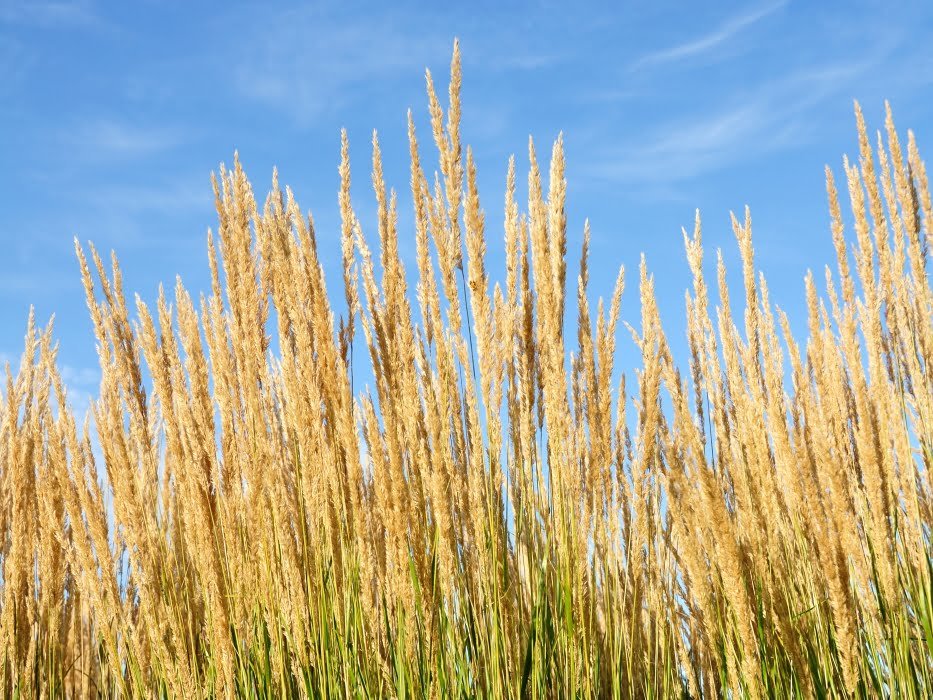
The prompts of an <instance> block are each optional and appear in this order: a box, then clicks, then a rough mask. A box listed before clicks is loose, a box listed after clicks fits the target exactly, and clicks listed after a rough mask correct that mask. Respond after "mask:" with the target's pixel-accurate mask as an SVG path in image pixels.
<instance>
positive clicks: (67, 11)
mask: <svg viewBox="0 0 933 700" xmlns="http://www.w3.org/2000/svg"><path fill="white" fill-rule="evenodd" d="M101 23H102V22H101V19H100V17H99V16H98V15H97V14H96V13H95V12H94V11H93V10H92V9H91V6H90V3H88V2H85V1H83V0H4V2H2V3H0V24H11V25H21V26H33V27H70V26H92V25H100V24H101Z"/></svg>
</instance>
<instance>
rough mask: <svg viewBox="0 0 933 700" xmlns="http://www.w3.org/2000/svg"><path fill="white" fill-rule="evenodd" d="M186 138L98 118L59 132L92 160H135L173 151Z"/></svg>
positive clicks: (157, 128)
mask: <svg viewBox="0 0 933 700" xmlns="http://www.w3.org/2000/svg"><path fill="white" fill-rule="evenodd" d="M186 138H187V135H186V134H185V133H184V132H183V131H182V130H180V129H177V128H172V127H166V126H149V125H142V124H134V123H130V122H125V121H119V120H115V119H111V118H99V119H94V120H91V121H87V122H84V123H80V124H77V125H74V126H72V127H70V128H68V129H64V130H62V131H60V132H59V139H60V140H61V141H62V142H63V143H64V144H65V145H67V146H69V147H70V148H71V149H73V150H74V151H77V152H78V153H80V154H82V155H85V156H91V157H102V158H114V157H116V158H138V157H142V156H148V155H153V154H155V153H159V152H162V151H167V150H169V149H172V148H175V147H176V146H179V145H181V144H182V143H184V142H185V140H186Z"/></svg>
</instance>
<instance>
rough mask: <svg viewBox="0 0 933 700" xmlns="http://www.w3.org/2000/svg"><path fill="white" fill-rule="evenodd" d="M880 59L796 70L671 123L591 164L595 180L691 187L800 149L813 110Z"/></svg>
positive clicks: (589, 172) (841, 92)
mask: <svg viewBox="0 0 933 700" xmlns="http://www.w3.org/2000/svg"><path fill="white" fill-rule="evenodd" d="M879 60H881V57H880V56H877V55H876V56H869V57H867V58H865V59H864V60H862V61H860V62H845V63H839V64H830V65H826V66H823V67H820V68H812V69H808V70H803V71H799V72H796V73H793V74H791V75H789V76H786V77H784V78H779V79H776V80H774V81H771V82H769V83H767V84H765V85H763V86H762V87H760V88H757V89H755V90H752V91H746V92H739V93H737V94H735V95H733V96H732V97H731V98H730V99H729V101H728V103H727V105H726V106H725V107H723V108H720V109H717V110H714V111H712V112H708V113H706V114H694V115H690V116H687V117H679V118H678V119H676V120H670V121H665V122H664V123H662V124H660V125H659V126H657V127H656V128H654V129H652V130H651V131H650V132H649V133H647V134H641V135H640V136H639V138H638V140H637V141H636V140H631V141H629V142H627V143H624V144H622V145H621V146H620V148H619V149H617V150H614V151H613V152H612V153H609V154H606V155H604V156H603V157H601V158H594V159H592V160H591V163H592V165H591V166H589V167H588V168H586V175H588V176H589V177H592V178H595V179H600V180H609V181H613V182H623V183H653V184H660V183H671V182H678V181H679V182H683V181H685V180H689V179H691V178H694V177H697V176H699V175H703V174H705V173H708V172H712V171H715V170H718V169H720V168H723V167H725V166H728V165H731V164H734V163H737V162H740V161H742V160H746V159H749V158H754V157H757V156H760V155H763V154H765V153H769V152H773V151H775V150H776V149H779V148H782V147H789V146H793V145H800V144H801V143H806V142H808V140H810V139H811V138H812V137H813V136H814V134H813V132H812V128H813V127H812V126H811V125H810V123H809V120H808V119H807V115H808V113H809V112H810V111H811V110H812V109H813V108H815V107H817V106H818V105H819V104H821V103H824V102H825V101H826V100H828V99H830V98H835V97H840V99H841V98H842V96H845V97H846V98H848V97H849V95H848V94H847V91H848V90H849V89H850V88H851V86H852V85H853V84H854V83H855V82H856V80H857V79H858V78H859V77H860V76H862V75H864V74H865V73H866V72H867V71H868V70H869V69H871V68H872V67H873V66H874V65H876V63H877V62H878V61H879Z"/></svg>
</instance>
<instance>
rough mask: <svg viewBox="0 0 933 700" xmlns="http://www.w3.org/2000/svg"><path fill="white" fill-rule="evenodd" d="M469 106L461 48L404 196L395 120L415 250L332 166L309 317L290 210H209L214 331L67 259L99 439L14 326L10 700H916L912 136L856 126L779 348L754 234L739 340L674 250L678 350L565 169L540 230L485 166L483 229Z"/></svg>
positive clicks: (696, 241) (924, 340)
mask: <svg viewBox="0 0 933 700" xmlns="http://www.w3.org/2000/svg"><path fill="white" fill-rule="evenodd" d="M460 80H461V74H460V62H459V54H458V53H457V51H456V49H455V53H454V59H453V62H452V70H451V81H450V88H449V96H446V97H445V99H443V100H442V99H441V98H442V97H444V96H443V94H442V95H440V96H439V95H438V93H437V90H436V89H435V86H434V84H433V82H432V81H431V79H430V75H429V76H428V86H427V87H428V99H429V104H430V115H431V120H430V121H431V123H430V138H431V139H433V144H434V147H435V148H436V159H432V160H431V161H430V163H427V162H425V161H424V160H422V155H423V151H422V149H421V148H420V147H419V142H418V140H417V137H416V130H415V124H414V123H413V122H412V121H411V118H409V141H410V147H411V148H410V154H411V202H412V206H413V210H414V231H413V232H401V231H399V230H398V228H397V221H396V213H397V207H399V206H402V205H400V204H399V203H398V202H397V200H396V197H395V195H394V193H388V192H387V191H386V186H385V183H384V179H383V174H382V165H381V158H380V151H379V144H378V142H377V141H376V140H375V139H374V141H373V150H372V186H373V187H374V190H375V196H376V203H377V211H378V231H375V232H372V231H371V232H369V233H370V235H369V236H364V234H363V232H362V230H361V226H360V223H359V220H358V218H357V216H356V214H355V213H354V209H353V207H352V205H351V199H350V185H351V178H350V161H349V146H348V144H347V141H346V136H344V142H343V158H342V161H341V164H340V174H341V182H342V185H341V189H340V196H339V206H340V213H341V217H342V241H343V280H342V281H337V284H336V286H335V285H334V283H333V282H334V281H333V280H330V282H331V285H330V287H329V288H328V286H327V285H326V284H325V280H324V274H323V268H322V265H321V261H320V260H319V258H318V253H317V248H316V243H315V230H314V224H313V222H312V220H311V219H310V217H307V216H304V215H303V214H302V213H301V210H300V209H299V206H298V204H297V203H296V202H295V200H294V198H293V196H292V193H291V192H290V191H289V190H288V189H285V190H284V191H283V190H282V189H280V187H279V185H278V184H277V181H276V182H274V184H273V189H272V191H271V192H270V193H269V195H268V196H267V197H266V198H265V200H264V201H259V200H257V198H256V197H255V195H254V193H253V191H252V188H251V186H250V183H249V181H248V179H247V177H246V174H245V173H244V172H243V170H242V168H241V166H240V164H239V162H235V163H234V166H233V168H232V169H229V170H227V169H224V168H223V167H221V170H220V173H219V175H218V176H217V178H216V180H215V194H216V208H217V215H218V222H217V225H216V227H215V229H214V232H213V234H212V235H211V236H210V237H209V239H208V251H209V258H210V272H211V279H212V285H211V289H210V291H209V293H207V294H205V295H202V296H200V297H196V296H192V294H191V293H190V292H189V291H188V290H187V289H186V288H185V287H184V286H182V284H181V283H180V282H178V283H177V284H176V285H175V286H174V288H171V287H169V288H168V289H166V290H165V292H164V294H161V295H160V296H159V299H158V302H157V303H156V304H155V305H153V306H148V305H147V304H145V303H143V302H142V301H141V300H140V299H139V298H138V297H137V298H136V299H135V301H133V300H132V299H128V298H127V297H126V296H125V294H124V291H123V288H124V284H123V279H122V277H121V273H120V268H119V265H118V264H117V261H116V258H115V257H114V258H113V260H112V262H111V263H107V262H105V261H104V260H102V259H101V258H100V257H99V255H98V253H97V251H96V250H95V249H94V248H93V247H90V248H85V247H82V246H77V255H78V260H79V263H80V274H81V275H82V277H83V280H84V286H85V290H86V293H87V301H88V307H89V309H90V315H91V319H92V321H93V327H94V331H95V336H96V337H95V339H94V340H95V342H96V344H97V348H98V353H99V356H100V371H101V383H100V389H99V393H98V395H97V396H96V397H95V400H94V401H93V403H92V408H91V413H90V415H89V416H88V417H87V418H85V416H83V415H75V414H74V412H73V411H72V410H71V409H70V408H69V403H68V400H67V397H66V391H67V390H66V387H65V386H64V383H63V380H62V377H61V374H60V373H59V370H58V369H57V366H56V344H55V340H54V335H53V331H52V329H51V326H50V327H48V328H41V327H39V326H38V325H37V324H36V322H35V321H34V320H33V319H32V318H30V319H29V325H28V332H27V335H26V340H25V352H24V355H23V362H22V364H21V366H20V367H19V368H13V370H12V371H11V372H10V373H8V375H7V381H6V384H5V387H4V388H3V389H2V391H0V399H2V400H0V533H2V539H0V563H2V588H0V604H2V608H0V650H2V654H3V657H2V665H0V692H2V694H3V696H4V697H16V698H32V697H76V698H77V697H81V698H83V697H160V698H170V697H171V698H202V697H221V698H227V697H248V698H273V697H309V698H310V697H313V698H318V697H327V698H345V697H347V698H416V697H417V698H421V697H425V698H448V697H456V698H460V697H464V698H466V697H491V698H564V697H607V698H687V697H691V698H698V697H708V698H740V697H749V698H758V697H773V698H789V697H801V698H810V697H821V698H825V697H863V698H875V697H892V698H927V697H931V695H933V587H931V577H933V570H931V561H933V559H931V530H930V524H931V508H933V492H931V484H930V474H929V469H930V467H931V461H933V287H931V284H930V277H929V272H928V260H927V257H928V252H929V247H930V244H931V242H933V206H931V197H930V189H929V180H928V178H927V174H926V170H925V167H924V164H923V161H922V160H921V159H920V155H919V153H918V150H917V146H916V143H915V141H914V138H913V135H912V134H911V135H909V137H908V138H907V139H906V140H904V139H903V138H902V137H901V136H900V135H899V134H898V132H897V131H896V130H895V127H894V124H893V122H892V120H891V118H890V110H889V112H888V120H887V122H886V124H885V125H884V127H885V128H884V130H883V132H882V133H879V135H878V139H877V143H875V141H874V139H873V138H871V137H870V136H869V131H868V129H867V127H866V125H865V124H864V122H863V120H862V117H861V113H860V112H859V111H858V109H856V117H857V127H858V136H859V156H858V158H857V159H856V160H854V161H852V162H849V161H846V165H845V168H844V172H842V173H841V174H840V176H839V178H838V182H839V186H838V189H837V180H836V179H835V177H834V175H833V173H832V172H831V171H830V170H829V169H827V173H826V182H827V194H828V206H829V212H830V214H831V219H832V227H831V235H832V240H833V242H834V244H835V249H836V253H837V259H836V261H835V267H834V269H832V270H830V269H829V268H827V269H826V274H825V278H823V277H822V275H820V278H819V279H816V278H814V277H813V276H810V277H808V278H807V280H806V295H807V296H806V299H807V314H808V315H807V321H808V326H807V335H806V337H805V338H798V337H794V336H793V335H792V334H791V332H790V323H789V321H788V319H787V317H786V316H785V315H784V313H783V312H782V311H780V310H779V308H778V307H777V306H776V304H775V302H774V300H772V299H771V297H770V296H769V293H768V287H767V285H766V282H765V279H764V278H763V277H762V276H759V274H758V272H757V270H756V266H755V259H754V248H753V244H752V230H751V221H750V217H749V215H748V213H746V214H745V216H744V218H742V217H740V218H738V219H735V218H734V219H733V227H734V230H735V236H736V240H737V244H738V248H739V251H740V253H741V260H742V269H741V271H740V273H739V274H740V277H741V282H742V285H744V305H743V307H742V308H732V307H730V304H729V295H728V291H727V278H726V270H725V267H724V265H723V263H722V258H720V260H719V265H718V274H717V279H716V280H714V281H713V280H707V279H705V278H704V275H703V256H704V250H703V247H702V243H701V227H700V218H699V215H698V216H697V220H696V226H695V228H694V230H693V231H692V232H691V233H685V235H684V244H685V254H686V259H687V261H688V262H689V265H690V269H691V270H692V272H693V279H692V285H691V287H690V290H689V291H688V293H687V295H686V314H685V323H683V324H680V323H677V324H671V323H669V324H668V325H667V326H666V327H665V326H664V325H663V324H662V320H661V318H660V317H659V313H658V307H657V305H656V302H655V285H656V284H657V282H656V281H655V280H654V278H653V277H652V276H651V275H650V273H649V271H648V270H647V269H646V268H645V266H644V265H642V268H641V269H640V270H637V271H635V272H634V274H633V273H631V272H630V273H628V274H627V276H625V277H624V276H623V275H622V274H621V273H620V275H619V278H618V284H617V286H616V288H615V290H605V291H609V292H610V294H609V296H607V300H606V301H603V299H601V298H600V299H599V300H598V301H597V300H596V299H595V298H594V296H593V295H592V294H591V292H590V291H589V289H588V286H587V277H588V273H587V265H588V261H587V240H588V232H587V233H586V234H585V235H584V244H583V250H582V251H569V252H568V250H567V222H566V217H565V198H566V183H565V180H564V155H563V150H562V143H561V141H560V140H558V141H557V142H556V143H554V145H553V148H552V150H551V155H550V161H549V163H545V162H539V157H538V156H537V155H536V153H535V150H534V148H533V147H530V148H529V154H528V156H529V161H530V168H529V171H528V191H529V193H530V196H529V199H528V202H527V204H525V203H522V204H520V203H519V202H518V201H516V180H517V178H518V177H519V175H518V174H517V173H516V167H515V163H514V161H513V162H511V163H510V164H509V171H508V172H509V175H508V186H507V190H506V192H505V217H504V220H505V231H504V241H503V240H502V239H500V237H499V235H498V234H494V233H493V232H490V231H487V230H486V227H485V223H484V213H483V205H482V204H481V203H480V199H479V196H478V193H477V187H476V168H475V163H474V160H473V157H472V154H471V152H470V149H469V148H468V147H465V146H464V144H462V143H461V138H460V114H461V108H460V97H459V95H460ZM442 102H445V103H446V105H442ZM423 141H424V139H423V138H422V142H423ZM435 170H436V171H437V173H438V174H437V176H436V177H432V175H431V172H432V171H435ZM354 184H355V187H356V188H357V191H358V192H363V191H365V190H366V188H367V187H368V185H367V184H365V183H364V184H361V183H359V182H356V181H355V183H354ZM839 189H841V190H842V192H841V194H840V192H839V191H838V190H839ZM487 205H488V203H487ZM404 206H408V204H407V203H406V204H405V205H404ZM496 206H498V204H497V205H496ZM843 209H846V210H847V211H846V213H845V214H843ZM849 209H851V213H849V211H848V210H849ZM844 220H845V222H846V223H844ZM850 222H854V223H853V225H850ZM412 234H413V235H414V239H415V243H416V246H417V271H416V274H415V275H414V276H413V277H412V279H417V283H416V284H415V285H414V286H409V284H408V283H407V282H406V279H408V278H407V277H406V270H405V269H404V268H403V265H402V261H401V258H400V254H399V238H400V236H402V235H406V236H410V235H412ZM375 241H378V244H376V243H375ZM377 245H378V248H377V247H376V246H377ZM491 245H492V246H497V247H498V246H504V248H503V251H504V258H505V261H506V264H505V267H506V276H505V279H504V280H499V281H496V282H495V283H494V281H493V280H491V279H490V278H489V275H488V273H487V270H486V267H485V264H484V258H485V255H486V250H487V247H488V246H491ZM568 257H569V259H570V260H569V266H568ZM823 262H824V261H820V260H814V261H813V264H814V265H822V264H823ZM568 268H569V269H568ZM623 280H626V281H627V284H628V287H629V290H634V291H628V293H629V294H636V295H638V297H639V299H640V308H641V318H636V319H628V321H629V323H630V324H631V326H630V327H628V330H626V328H623V327H622V325H620V324H622V323H623V321H622V320H621V319H620V299H621V295H622V292H623ZM665 284H681V281H672V282H667V281H665ZM710 286H713V287H716V288H717V289H714V290H711V289H710ZM565 331H566V332H565ZM670 333H674V334H678V335H679V336H683V335H684V333H686V336H687V338H688V340H689V363H688V364H687V365H685V366H677V365H676V364H675V362H674V359H673V357H672V353H671V351H670V349H669V345H668V340H667V339H668V337H669V334H670ZM617 336H622V340H624V342H631V341H634V343H635V345H636V347H637V348H638V349H639V350H640V353H641V362H640V365H639V366H638V367H636V368H634V371H632V370H633V368H618V367H615V366H614V358H615V355H616V342H617ZM620 369H623V370H625V372H624V374H623V375H622V376H623V377H624V378H623V380H622V382H621V384H616V379H617V378H618V377H619V376H620V372H619V370H620ZM363 376H365V377H367V381H366V382H363V381H362V380H361V379H360V378H361V377H363ZM367 383H368V384H370V385H371V386H372V387H373V389H372V392H369V391H364V390H363V386H364V384H367ZM633 396H634V399H632V397H633Z"/></svg>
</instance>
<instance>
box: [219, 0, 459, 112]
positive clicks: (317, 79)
mask: <svg viewBox="0 0 933 700" xmlns="http://www.w3.org/2000/svg"><path fill="white" fill-rule="evenodd" d="M449 49H450V47H449V42H448V41H447V40H446V38H445V39H443V40H442V39H441V38H440V37H439V36H437V35H430V34H420V35H419V34H417V33H414V32H411V31H410V30H407V29H406V30H404V31H403V30H400V29H399V28H398V27H397V26H396V25H395V24H394V23H392V22H380V21H377V20H376V19H374V18H370V17H366V18H356V19H355V21H352V22H346V23H336V22H334V21H333V20H332V19H331V18H328V17H324V16H320V15H319V13H316V12H313V11H304V10H302V11H298V10H296V11H292V12H290V13H287V15H286V16H283V17H280V18H278V19H277V21H276V22H274V23H272V24H270V25H269V26H268V27H264V26H260V27H259V29H258V30H257V32H256V36H255V40H254V41H253V42H251V43H250V44H249V45H247V47H246V48H245V50H244V51H243V52H242V53H241V54H240V57H239V63H238V65H237V66H236V67H235V69H234V81H235V83H234V86H235V89H236V90H237V92H238V93H239V94H240V96H241V97H243V98H246V99H249V100H253V101H258V102H261V103H265V104H268V105H270V106H272V107H276V108H279V109H280V110H282V111H285V112H286V113H287V114H289V115H290V116H291V117H292V118H293V119H294V120H295V121H296V122H297V123H298V124H299V125H301V126H304V125H307V123H308V122H310V121H311V120H313V119H314V118H315V117H317V116H319V115H320V114H322V113H326V112H330V111H332V110H335V109H338V108H340V107H342V106H346V104H347V103H348V102H350V101H352V99H353V97H354V95H362V96H369V89H371V87H372V86H373V85H374V84H376V83H377V82H378V81H379V80H390V79H392V78H393V76H399V75H408V73H409V72H410V71H411V70H417V71H418V72H420V71H422V70H423V68H424V65H425V64H426V63H427V62H428V60H429V59H430V58H432V57H435V56H442V55H444V54H445V53H447V52H449ZM363 86H366V87H367V89H366V90H363V89H362V87H363Z"/></svg>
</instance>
